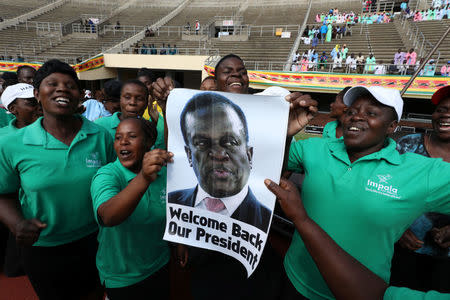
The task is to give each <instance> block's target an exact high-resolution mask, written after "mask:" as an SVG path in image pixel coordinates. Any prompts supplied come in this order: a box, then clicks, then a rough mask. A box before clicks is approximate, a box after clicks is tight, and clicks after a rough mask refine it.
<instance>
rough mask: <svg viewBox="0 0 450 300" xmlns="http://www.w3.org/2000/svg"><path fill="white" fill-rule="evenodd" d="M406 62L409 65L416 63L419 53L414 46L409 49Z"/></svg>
mask: <svg viewBox="0 0 450 300" xmlns="http://www.w3.org/2000/svg"><path fill="white" fill-rule="evenodd" d="M405 59H406V64H407V65H408V66H413V65H415V64H416V59H417V53H416V52H415V51H414V49H413V48H411V49H409V52H408V53H406V55H405Z"/></svg>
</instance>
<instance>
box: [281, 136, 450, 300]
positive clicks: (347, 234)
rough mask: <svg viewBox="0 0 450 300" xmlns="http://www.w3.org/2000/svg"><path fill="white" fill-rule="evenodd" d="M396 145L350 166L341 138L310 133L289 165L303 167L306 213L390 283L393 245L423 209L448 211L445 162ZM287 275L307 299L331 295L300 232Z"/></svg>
mask: <svg viewBox="0 0 450 300" xmlns="http://www.w3.org/2000/svg"><path fill="white" fill-rule="evenodd" d="M395 146H396V144H395V142H394V141H393V140H392V139H390V138H388V139H387V140H386V146H385V147H384V148H383V149H382V150H380V151H378V152H375V153H372V154H370V155H367V156H365V157H362V158H360V159H358V160H357V161H355V162H353V163H351V162H350V160H349V158H348V154H347V151H346V148H345V145H344V140H343V139H323V138H310V139H307V140H303V141H298V142H296V143H294V144H293V145H291V148H290V152H289V162H288V169H289V170H292V171H296V172H300V171H301V170H304V172H305V179H304V182H303V184H302V199H303V203H304V206H305V209H306V211H307V212H308V215H309V216H310V217H311V218H312V219H313V220H314V221H315V222H316V223H317V224H318V225H319V226H320V227H321V228H323V230H325V231H326V232H327V233H328V234H329V235H330V236H331V237H332V238H333V239H334V241H336V243H337V244H338V245H339V246H341V247H342V248H343V249H344V250H345V251H347V252H348V253H349V254H350V255H351V256H353V257H355V258H356V259H357V260H359V261H360V262H361V263H362V264H363V265H365V266H366V267H367V268H369V269H370V270H371V271H372V272H374V273H375V274H377V275H378V276H380V277H381V278H382V279H383V280H385V281H386V282H389V277H390V266H391V258H392V254H393V250H394V243H395V242H396V241H397V240H398V239H399V238H400V237H401V235H402V234H403V232H404V231H405V230H406V229H407V228H408V226H409V225H411V224H412V222H413V221H414V220H415V219H416V218H417V217H419V216H420V215H422V214H423V213H425V212H440V213H450V189H449V188H448V187H449V184H450V177H449V176H447V175H448V174H450V164H449V163H446V162H444V161H443V160H442V159H434V158H427V157H424V156H421V155H417V154H414V153H405V154H402V155H400V154H399V153H398V152H397V151H396V149H395ZM284 266H285V269H286V273H287V275H288V277H289V279H290V280H291V282H292V283H293V285H294V286H295V287H296V289H297V290H298V291H299V292H300V293H301V294H303V295H304V296H306V297H307V298H310V299H312V300H314V299H332V298H333V295H332V293H331V292H330V290H329V289H328V287H327V285H326V283H325V281H324V280H323V278H322V276H321V275H320V273H319V270H318V269H317V267H316V265H315V263H314V261H313V259H312V258H311V256H310V255H309V253H308V251H307V249H306V247H305V245H304V244H303V242H302V239H301V238H300V235H299V234H298V232H295V233H294V236H293V239H292V242H291V245H290V247H289V250H288V252H287V254H286V257H285V261H284Z"/></svg>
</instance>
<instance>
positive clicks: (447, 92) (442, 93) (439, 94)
mask: <svg viewBox="0 0 450 300" xmlns="http://www.w3.org/2000/svg"><path fill="white" fill-rule="evenodd" d="M446 97H450V85H447V86H444V87H443V88H440V89H439V90H437V91H436V92H435V93H434V94H433V96H431V102H432V103H433V104H434V105H438V104H439V102H441V101H442V99H444V98H446Z"/></svg>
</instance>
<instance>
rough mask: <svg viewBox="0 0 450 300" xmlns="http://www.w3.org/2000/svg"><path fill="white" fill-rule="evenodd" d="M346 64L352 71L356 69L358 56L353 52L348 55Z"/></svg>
mask: <svg viewBox="0 0 450 300" xmlns="http://www.w3.org/2000/svg"><path fill="white" fill-rule="evenodd" d="M345 64H346V65H347V68H348V69H349V71H350V72H353V71H356V58H355V55H354V54H353V53H352V54H350V56H348V57H347V59H346V60H345Z"/></svg>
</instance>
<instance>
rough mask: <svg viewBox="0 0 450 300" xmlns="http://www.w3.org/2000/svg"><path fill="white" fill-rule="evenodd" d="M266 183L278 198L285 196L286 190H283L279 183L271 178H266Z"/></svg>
mask: <svg viewBox="0 0 450 300" xmlns="http://www.w3.org/2000/svg"><path fill="white" fill-rule="evenodd" d="M264 184H265V185H266V186H267V188H268V189H269V190H270V191H271V192H272V193H274V194H275V196H277V198H284V195H285V193H286V191H285V190H283V189H282V188H281V187H280V186H279V185H278V184H276V183H275V182H273V181H272V180H270V179H266V180H264Z"/></svg>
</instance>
